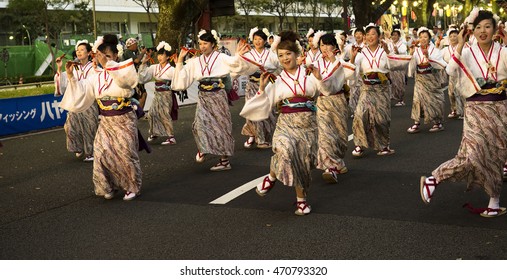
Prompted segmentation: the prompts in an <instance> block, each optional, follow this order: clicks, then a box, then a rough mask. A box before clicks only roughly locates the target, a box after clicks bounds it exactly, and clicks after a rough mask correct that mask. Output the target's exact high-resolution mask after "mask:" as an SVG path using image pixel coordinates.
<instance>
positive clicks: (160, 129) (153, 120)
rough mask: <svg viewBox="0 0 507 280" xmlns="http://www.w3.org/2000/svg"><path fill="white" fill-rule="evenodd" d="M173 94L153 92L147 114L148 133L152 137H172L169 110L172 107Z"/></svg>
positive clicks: (171, 121)
mask: <svg viewBox="0 0 507 280" xmlns="http://www.w3.org/2000/svg"><path fill="white" fill-rule="evenodd" d="M173 94H174V93H173V92H172V91H170V90H168V91H155V96H154V97H153V103H152V105H151V107H150V111H149V112H148V122H149V125H150V128H149V133H150V135H154V136H173V135H174V129H173V120H172V118H171V114H170V113H171V108H172V106H173V97H172V95H173Z"/></svg>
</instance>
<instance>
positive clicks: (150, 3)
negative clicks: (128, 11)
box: [133, 0, 157, 44]
mask: <svg viewBox="0 0 507 280" xmlns="http://www.w3.org/2000/svg"><path fill="white" fill-rule="evenodd" d="M133 1H134V3H136V4H137V5H139V6H141V7H143V9H144V10H145V11H146V14H147V15H148V22H149V25H150V26H149V27H148V28H149V30H150V36H151V42H152V43H153V44H155V38H154V37H153V29H152V25H153V21H152V20H151V15H152V12H151V11H153V9H154V8H156V6H157V1H155V0H133ZM155 17H157V16H156V14H155Z"/></svg>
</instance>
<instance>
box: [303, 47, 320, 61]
mask: <svg viewBox="0 0 507 280" xmlns="http://www.w3.org/2000/svg"><path fill="white" fill-rule="evenodd" d="M321 57H322V53H321V52H320V50H319V49H317V52H315V53H313V51H312V50H309V51H307V52H306V59H305V64H313V63H314V62H315V61H317V60H319V58H321Z"/></svg>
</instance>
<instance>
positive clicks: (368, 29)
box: [364, 25, 382, 36]
mask: <svg viewBox="0 0 507 280" xmlns="http://www.w3.org/2000/svg"><path fill="white" fill-rule="evenodd" d="M372 29H375V32H377V35H378V36H380V35H381V34H382V33H380V27H378V26H375V25H374V26H368V27H366V30H365V31H364V34H366V33H368V32H369V31H370V30H372Z"/></svg>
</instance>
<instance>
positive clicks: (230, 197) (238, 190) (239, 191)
mask: <svg viewBox="0 0 507 280" xmlns="http://www.w3.org/2000/svg"><path fill="white" fill-rule="evenodd" d="M266 176H268V174H266V175H263V176H261V177H259V178H257V179H254V180H252V181H250V182H248V183H246V184H243V185H242V186H241V187H238V188H236V189H234V190H232V191H230V192H228V193H226V194H224V195H222V196H221V197H219V198H217V199H215V200H213V201H212V202H210V203H209V204H226V203H227V202H229V201H231V200H233V199H235V198H237V197H238V196H240V195H242V194H244V193H246V192H248V191H249V190H251V189H253V188H255V186H256V185H257V184H259V183H261V182H262V180H264V177H266Z"/></svg>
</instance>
